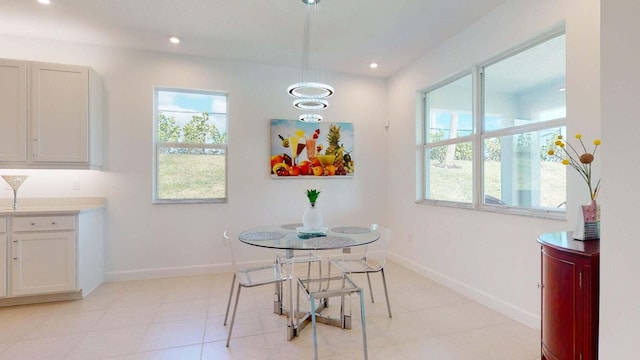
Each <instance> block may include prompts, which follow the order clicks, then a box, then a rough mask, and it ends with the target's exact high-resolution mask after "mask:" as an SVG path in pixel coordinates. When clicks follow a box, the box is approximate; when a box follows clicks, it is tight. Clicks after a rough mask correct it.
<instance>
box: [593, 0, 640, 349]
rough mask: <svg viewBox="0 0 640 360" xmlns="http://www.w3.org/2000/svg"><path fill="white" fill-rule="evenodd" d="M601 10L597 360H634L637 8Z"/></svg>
mask: <svg viewBox="0 0 640 360" xmlns="http://www.w3.org/2000/svg"><path fill="white" fill-rule="evenodd" d="M601 6H602V74H601V75H602V125H603V126H602V142H603V146H602V150H603V151H602V153H601V155H602V163H603V165H602V168H603V171H602V173H603V174H605V177H606V181H605V182H604V183H603V184H604V188H603V192H602V197H601V203H602V206H603V207H602V225H603V228H602V239H603V240H602V242H601V246H600V250H601V256H600V349H599V350H600V359H636V358H638V334H640V306H638V298H640V281H638V277H639V276H640V261H638V254H640V241H638V234H636V233H634V231H635V230H634V228H633V226H634V224H635V223H636V221H638V220H637V219H636V218H637V217H638V209H637V206H638V204H640V195H639V193H638V191H637V190H636V189H637V188H638V178H639V176H640V158H638V156H637V153H638V150H637V147H638V134H640V121H639V120H638V104H639V97H638V94H640V74H638V64H639V63H640V44H639V43H638V34H639V33H640V23H638V15H639V14H640V3H639V2H637V1H631V0H607V1H602V5H601ZM603 181H604V180H603ZM613 204H615V206H614V205H613ZM605 225H606V226H605Z"/></svg>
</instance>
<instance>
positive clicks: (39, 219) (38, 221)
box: [11, 215, 76, 232]
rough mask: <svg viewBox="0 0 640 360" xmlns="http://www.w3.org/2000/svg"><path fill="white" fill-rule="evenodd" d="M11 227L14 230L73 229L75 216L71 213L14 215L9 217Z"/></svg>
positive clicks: (74, 227)
mask: <svg viewBox="0 0 640 360" xmlns="http://www.w3.org/2000/svg"><path fill="white" fill-rule="evenodd" d="M11 229H12V230H13V231H14V232H24V231H56V230H75V229H76V217H75V216H73V215H67V216H65V215H58V216H15V217H12V218H11Z"/></svg>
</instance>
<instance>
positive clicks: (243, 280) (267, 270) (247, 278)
mask: <svg viewBox="0 0 640 360" xmlns="http://www.w3.org/2000/svg"><path fill="white" fill-rule="evenodd" d="M223 238H224V243H225V245H226V246H228V247H229V253H230V256H231V264H232V265H233V279H232V280H231V290H230V292H229V301H228V302H227V311H226V313H225V315H224V325H225V326H226V325H227V319H228V317H229V308H230V307H231V299H232V297H233V289H234V288H235V286H236V282H237V283H238V290H237V293H236V299H235V303H234V305H233V313H232V315H231V324H229V332H228V334H227V345H226V346H227V347H229V342H230V341H231V332H232V331H233V323H234V321H235V318H236V311H237V310H238V300H239V299H240V290H242V288H243V287H246V288H251V287H256V286H262V285H272V284H277V286H279V287H280V288H279V290H280V291H278V292H277V294H278V297H280V298H279V299H278V302H280V303H281V302H282V299H281V297H282V283H283V282H284V281H286V280H287V276H286V274H285V272H284V268H283V267H282V266H281V265H280V264H279V263H278V262H277V261H276V262H273V263H270V264H264V265H260V266H255V265H252V266H251V267H245V266H239V265H238V263H237V262H236V257H235V254H234V251H233V243H232V241H231V239H230V238H229V235H228V234H227V231H225V232H224V234H223Z"/></svg>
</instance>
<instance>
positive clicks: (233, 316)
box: [227, 284, 242, 347]
mask: <svg viewBox="0 0 640 360" xmlns="http://www.w3.org/2000/svg"><path fill="white" fill-rule="evenodd" d="M240 290H242V286H240V284H238V293H237V294H236V302H235V304H234V305H233V314H232V315H231V324H230V325H229V334H228V335H227V347H229V342H230V341H231V331H233V323H234V322H235V321H236V310H238V300H239V299H240Z"/></svg>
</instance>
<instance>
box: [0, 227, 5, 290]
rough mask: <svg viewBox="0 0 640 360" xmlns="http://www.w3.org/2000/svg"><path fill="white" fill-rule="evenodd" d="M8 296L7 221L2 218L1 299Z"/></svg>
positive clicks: (0, 248) (0, 235)
mask: <svg viewBox="0 0 640 360" xmlns="http://www.w3.org/2000/svg"><path fill="white" fill-rule="evenodd" d="M5 296H7V220H6V219H5V218H4V217H0V297H5Z"/></svg>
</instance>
